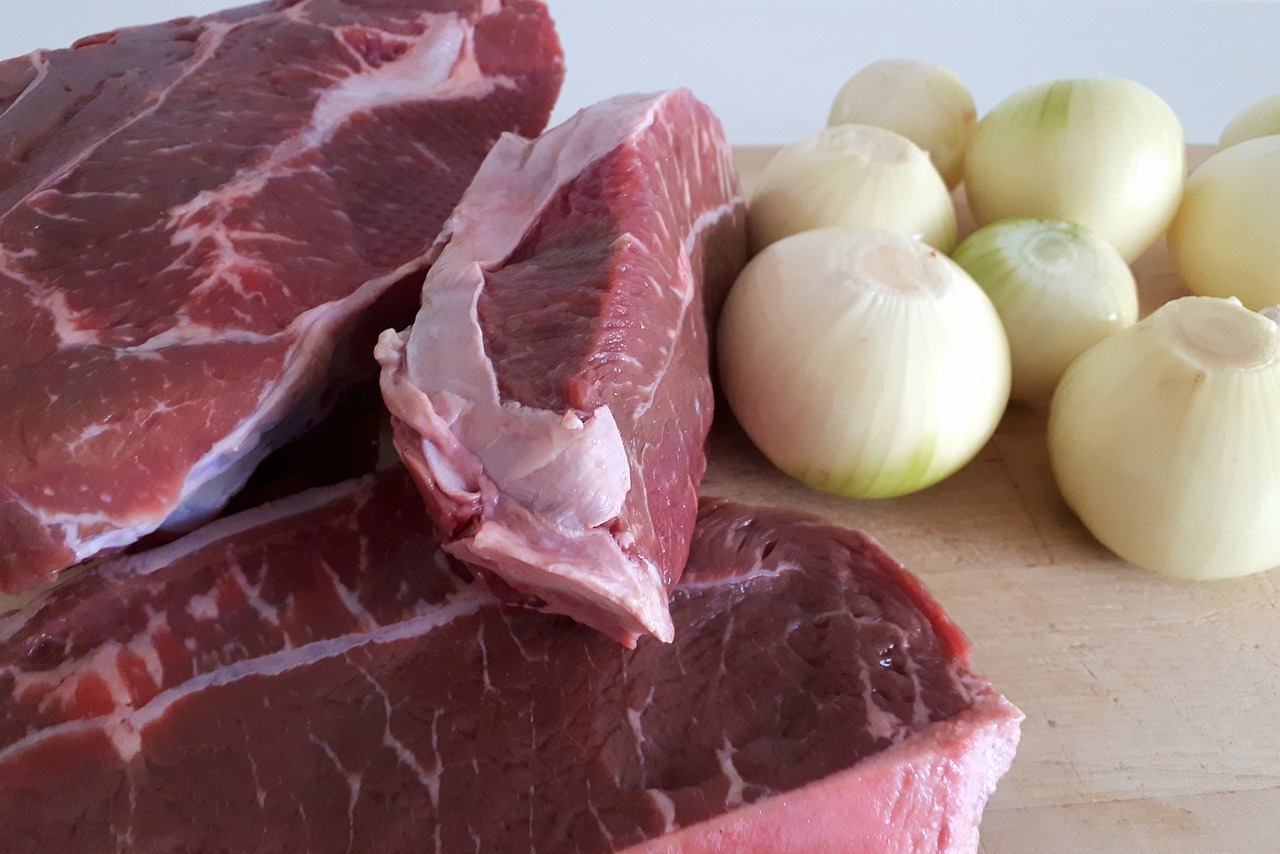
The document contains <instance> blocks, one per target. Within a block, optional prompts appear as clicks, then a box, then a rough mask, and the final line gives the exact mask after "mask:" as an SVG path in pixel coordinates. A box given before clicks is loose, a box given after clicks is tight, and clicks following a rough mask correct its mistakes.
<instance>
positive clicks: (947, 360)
mask: <svg viewBox="0 0 1280 854" xmlns="http://www.w3.org/2000/svg"><path fill="white" fill-rule="evenodd" d="M718 348H719V350H718V355H719V371H720V377H721V381H722V386H723V389H724V393H725V397H726V398H727V399H728V401H729V405H730V407H731V408H732V409H733V412H734V414H735V415H736V416H737V418H738V421H739V423H741V425H742V427H743V429H744V430H746V432H747V435H749V436H750V437H751V439H752V441H753V442H755V444H756V446H757V447H758V448H759V449H760V450H761V451H762V452H763V453H764V455H765V456H766V457H768V458H769V459H770V460H771V461H772V462H773V463H774V465H776V466H778V468H780V469H782V470H783V471H784V472H786V473H787V474H789V475H791V476H792V477H795V478H797V479H799V480H801V481H803V482H804V483H807V484H808V485H810V486H812V487H814V488H816V489H821V490H824V491H827V492H832V493H836V494H839V495H847V496H855V497H862V498H874V497H887V496H895V495H903V494H906V493H909V492H913V491H915V490H919V489H923V488H924V487H927V486H929V485H931V484H933V483H936V482H937V481H939V480H941V479H942V478H944V477H946V476H948V475H950V474H951V473H953V472H954V471H956V470H957V469H959V468H960V467H961V466H963V465H964V464H965V463H966V462H968V461H969V460H970V459H971V458H972V457H973V456H974V455H975V454H976V453H977V452H978V450H979V449H981V447H982V445H983V444H984V443H985V442H986V441H987V439H988V438H990V436H991V434H992V433H993V432H994V430H995V428H996V424H997V423H998V422H999V420H1000V416H1001V414H1002V413H1003V411H1004V407H1005V403H1006V402H1007V400H1008V397H1009V349H1008V344H1007V343H1006V341H1005V336H1004V330H1003V329H1002V328H1001V326H1000V318H999V317H998V316H997V315H996V312H995V309H994V308H993V307H992V305H991V301H990V300H988V299H987V297H986V295H985V294H983V292H982V289H981V288H979V287H978V286H977V285H976V284H975V283H974V282H973V280H972V279H970V278H969V277H968V276H967V275H966V274H965V272H964V271H963V270H961V269H960V268H959V267H958V266H956V265H955V263H954V262H952V261H951V260H950V259H948V258H947V257H946V256H944V255H942V254H940V253H938V252H936V251H934V250H932V249H930V248H929V247H928V246H925V245H924V244H922V243H920V242H919V241H916V240H912V239H910V238H906V237H902V236H899V235H893V234H889V233H887V232H881V231H875V230H871V229H844V228H832V229H820V230H817V231H809V232H805V233H803V234H798V235H795V236H793V237H788V238H786V239H784V240H780V241H778V242H777V243H774V244H773V245H772V246H770V247H769V248H767V249H765V250H764V251H763V252H761V253H760V254H759V255H757V256H756V257H755V258H754V259H753V260H752V261H751V263H749V264H748V265H747V267H746V268H745V269H744V270H743V271H742V274H741V275H740V276H739V277H738V280H737V282H735V284H734V286H733V289H732V291H730V294H729V298H728V301H727V302H726V304H725V308H724V314H723V315H722V317H721V321H720V328H719V336H718Z"/></svg>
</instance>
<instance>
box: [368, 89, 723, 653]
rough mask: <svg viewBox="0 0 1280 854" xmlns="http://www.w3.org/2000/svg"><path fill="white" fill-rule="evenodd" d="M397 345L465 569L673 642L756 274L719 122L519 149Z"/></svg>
mask: <svg viewBox="0 0 1280 854" xmlns="http://www.w3.org/2000/svg"><path fill="white" fill-rule="evenodd" d="M441 239H442V240H443V241H445V248H444V250H443V251H442V253H441V255H440V258H439V261H438V262H437V263H436V264H435V266H434V267H433V268H432V270H431V272H430V273H429V274H428V275H427V280H426V284H425V285H424V286H423V293H422V299H423V307H422V310H421V312H420V313H419V314H418V318H417V320H416V321H415V322H414V324H413V326H412V328H411V329H408V330H406V331H404V332H402V333H399V334H397V333H395V332H388V333H386V334H384V335H383V336H382V339H381V340H380V342H379V345H378V351H377V353H378V359H379V361H380V362H381V363H382V366H383V369H382V388H383V396H384V398H385V399H386V402H387V407H388V408H389V409H390V410H391V414H392V416H393V425H394V430H395V441H396V449H397V450H398V451H399V452H400V456H401V458H403V459H404V460H405V463H406V464H407V465H408V466H409V469H410V471H412V472H413V474H414V476H415V477H416V478H417V480H418V483H419V485H420V486H421V487H422V490H423V494H424V496H425V497H426V499H427V507H428V510H429V512H430V513H431V516H432V519H433V520H434V522H435V523H436V524H437V525H439V526H440V527H441V528H442V529H443V530H444V531H445V548H446V549H448V550H449V551H450V552H451V553H452V554H454V555H456V556H457V557H459V558H461V559H463V560H464V561H466V562H467V563H468V565H470V566H472V567H474V568H476V570H477V571H478V572H479V573H480V574H481V575H482V577H484V578H485V579H486V580H487V581H489V582H490V584H491V585H492V586H493V588H494V590H495V591H496V592H499V593H500V594H501V595H503V596H504V597H506V598H509V599H512V600H514V601H518V602H521V603H523V604H526V605H531V606H533V607H536V608H540V609H542V610H545V611H550V612H553V613H559V614H568V615H569V616H572V617H573V618H574V619H576V620H579V621H580V622H583V623H585V624H587V625H589V626H592V627H594V628H596V629H598V630H600V631H602V632H604V633H606V634H608V635H610V636H612V637H614V638H616V639H618V640H619V641H621V642H622V643H624V644H627V645H632V644H634V643H635V641H636V638H637V637H639V636H642V635H646V634H652V635H654V636H656V637H658V638H660V639H662V640H667V641H669V640H671V632H672V623H671V618H670V615H669V613H668V610H667V595H668V592H669V591H670V590H671V588H672V587H673V586H674V585H675V583H676V582H677V580H678V579H679V578H680V573H681V571H682V570H683V568H684V565H685V559H686V556H687V555H688V548H689V537H690V534H691V532H692V529H693V521H694V516H695V515H696V511H697V495H698V485H699V484H700V483H701V480H702V475H703V472H704V470H705V468H706V457H705V453H704V442H705V440H706V436H707V431H708V430H709V428H710V425H711V417H712V409H713V406H714V402H713V396H712V388H711V380H710V375H709V370H708V356H707V318H706V315H707V309H709V310H710V311H711V312H713V313H714V311H715V309H716V307H717V306H718V304H719V303H720V302H721V300H722V299H723V295H724V292H725V291H726V290H727V288H728V286H729V285H730V284H731V282H732V280H733V277H734V275H735V274H736V273H737V271H738V269H739V268H740V267H741V265H742V263H743V261H744V252H745V243H746V240H745V232H744V219H743V206H742V197H741V193H740V191H739V187H738V179H737V173H736V171H735V170H734V166H733V160H732V154H731V152H730V150H729V146H728V144H727V143H726V142H725V140H724V136H723V134H722V132H721V128H720V123H719V122H718V121H717V120H716V118H715V116H714V115H712V113H711V111H710V110H709V109H708V108H707V107H706V106H705V105H703V104H702V103H700V102H699V101H698V100H697V99H695V98H694V97H693V96H692V95H691V94H690V93H689V92H688V91H687V90H684V89H677V90H674V91H671V92H667V93H663V94H659V95H624V96H619V97H616V98H611V99H609V100H607V101H604V102H602V103H600V104H597V105H595V106H593V107H589V108H587V109H586V110H583V111H582V112H580V113H578V114H577V115H576V116H574V117H573V118H571V119H570V120H569V121H567V122H565V123H564V124H563V125H561V126H559V127H557V128H554V129H552V130H550V131H548V132H547V133H545V134H544V135H543V136H542V137H541V138H540V139H538V140H536V141H532V142H529V141H526V140H520V139H515V138H512V137H508V138H506V139H504V140H502V141H501V142H499V143H498V145H497V146H495V147H494V149H493V151H492V152H491V153H490V155H489V157H488V159H486V161H485V163H484V165H483V166H481V167H480V171H479V172H478V173H477V175H476V180H475V182H474V183H473V184H472V185H471V187H470V188H469V189H468V190H467V193H466V195H464V196H463V199H462V201H461V202H460V203H459V205H458V209H457V210H456V211H455V212H454V214H453V215H452V216H451V217H450V219H449V222H448V224H447V225H446V226H445V230H444V234H443V236H442V238H441Z"/></svg>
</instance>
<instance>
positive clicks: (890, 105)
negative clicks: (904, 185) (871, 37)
mask: <svg viewBox="0 0 1280 854" xmlns="http://www.w3.org/2000/svg"><path fill="white" fill-rule="evenodd" d="M976 123H977V110H976V108H975V107H974V104H973V95H972V94H971V93H970V92H969V89H968V88H967V87H966V86H965V85H964V82H963V81H962V80H961V79H960V78H959V77H958V76H957V75H956V73H955V72H954V71H952V70H951V69H949V68H947V67H946V66H944V65H939V64H938V63H936V62H921V61H919V60H914V59H880V60H876V61H875V62H872V63H870V64H869V65H867V66H866V67H864V68H862V69H861V70H860V71H858V73H857V74H855V75H853V76H852V77H850V78H849V80H848V82H846V83H845V84H844V86H842V87H841V88H840V91H839V93H838V94H837V95H836V97H835V101H834V102H833V103H832V105H831V114H830V115H829V116H828V119H827V124H829V125H837V124H864V125H875V126H876V127H882V128H887V129H889V130H891V131H896V132H897V133H900V134H902V135H903V136H905V137H906V138H907V139H909V140H911V141H912V142H914V143H915V144H916V145H918V146H920V147H921V148H922V149H924V150H925V151H926V152H928V154H929V158H930V159H931V160H932V161H933V165H934V167H935V168H937V170H938V172H939V174H941V175H942V179H943V180H944V181H945V182H946V184H947V187H948V188H952V189H954V188H955V187H956V186H957V185H958V184H959V183H960V181H961V180H962V179H963V178H964V155H965V152H966V151H968V149H969V140H971V139H972V138H973V128H974V125H975V124H976Z"/></svg>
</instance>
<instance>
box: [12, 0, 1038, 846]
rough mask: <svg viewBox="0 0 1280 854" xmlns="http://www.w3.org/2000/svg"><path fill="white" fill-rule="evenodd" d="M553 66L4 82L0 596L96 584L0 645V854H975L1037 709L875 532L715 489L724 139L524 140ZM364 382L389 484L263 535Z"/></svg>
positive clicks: (235, 68)
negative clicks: (750, 502) (1000, 688)
mask: <svg viewBox="0 0 1280 854" xmlns="http://www.w3.org/2000/svg"><path fill="white" fill-rule="evenodd" d="M562 74H563V69H562V64H561V54H560V48H559V45H558V43H557V41H556V37H555V33H554V30H553V28H552V25H551V22H550V19H549V17H548V15H547V12H546V9H545V8H544V7H543V6H542V5H541V4H539V3H536V2H531V0H474V1H473V2H470V3H468V2H463V3H458V2H443V0H439V2H437V1H436V0H392V2H387V0H379V2H375V0H276V2H270V3H265V4H260V5H258V6H250V7H245V8H243V9H237V10H232V11H229V12H225V13H220V14H217V15H213V16H209V17H206V18H200V19H187V20H182V21H177V22H172V23H169V24H162V25H157V26H153V27H143V28H135V29H132V30H123V31H120V32H117V33H112V34H108V35H104V36H100V37H95V38H92V39H87V40H84V41H82V42H81V43H79V44H78V45H77V46H76V47H75V48H72V49H70V50H66V51H52V52H40V53H37V54H33V55H31V56H29V57H23V58H19V59H15V60H10V61H8V62H5V63H0V110H2V112H0V132H4V133H7V134H8V135H9V138H10V139H12V140H13V142H12V144H11V145H10V147H9V149H8V150H7V151H6V152H4V153H0V308H2V309H3V310H2V311H0V324H5V325H6V335H5V336H0V348H6V349H5V359H4V361H3V363H0V403H3V404H4V408H5V411H6V412H7V413H9V417H8V418H7V419H6V420H5V422H4V426H3V427H0V478H2V479H0V532H3V535H4V536H3V538H2V539H0V543H2V544H0V586H2V587H3V589H4V590H6V591H7V592H9V593H13V594H21V595H24V596H27V597H31V596H32V595H33V592H34V591H36V590H37V588H41V587H42V586H48V584H49V582H50V581H51V580H54V579H55V578H56V577H57V576H58V575H59V573H60V572H61V571H62V570H65V569H67V568H68V567H71V566H72V565H75V564H79V566H77V567H76V569H75V570H74V571H68V572H65V573H62V576H61V577H60V578H58V579H57V580H58V583H57V584H56V585H54V586H52V587H50V588H49V589H47V590H43V592H38V593H35V595H34V598H32V599H31V601H30V602H28V603H27V604H25V605H24V606H22V607H21V608H17V609H16V610H12V611H11V612H10V613H8V614H7V615H5V616H0V709H2V710H3V715H2V716H0V815H3V816H4V820H3V821H0V850H4V851H12V852H23V851H103V850H110V849H115V850H129V851H173V850H224V851H254V850H260V851H349V850H378V851H422V850H434V851H443V852H453V851H468V852H469V851H473V850H483V851H486V852H508V851H511V852H517V851H519V852H523V851H529V852H533V851H544V852H560V851H572V852H612V851H623V850H626V851H635V852H639V851H652V852H657V851H704V850H705V851H710V850H731V851H739V852H751V851H797V852H799V851H832V852H836V851H866V850H885V851H889V850H903V851H908V850H909V851H973V850H976V847H977V832H978V825H979V821H980V819H981V814H982V810H983V807H984V805H985V803H986V800H987V798H988V797H989V795H990V794H991V792H992V790H993V788H994V786H995V781H996V780H997V779H998V778H999V776H1000V775H1001V774H1002V773H1003V772H1004V771H1005V770H1006V769H1007V767H1008V765H1009V763H1010V761H1011V760H1012V757H1013V752H1014V749H1015V747H1016V744H1017V738H1018V722H1019V720H1020V718H1021V715H1020V713H1018V711H1017V710H1016V709H1015V708H1013V707H1012V706H1011V705H1009V704H1008V703H1007V701H1005V700H1004V699H1003V698H1002V697H1000V696H999V695H998V694H997V693H996V692H995V691H994V690H993V689H992V687H991V686H990V684H989V683H988V682H987V681H986V680H985V679H983V678H982V677H980V676H978V675H975V674H974V673H972V672H971V671H970V670H969V667H968V658H969V647H968V643H967V641H966V640H965V638H964V636H963V635H962V634H961V633H960V631H959V630H958V629H957V628H956V627H955V626H954V625H953V624H952V623H951V621H950V620H949V619H948V618H947V617H946V615H945V614H944V613H943V611H942V610H941V608H940V607H939V606H938V604H937V603H936V602H935V601H934V600H933V599H932V598H931V597H930V596H929V595H928V593H927V592H926V591H925V589H924V588H923V586H922V585H921V584H920V583H919V581H918V580H916V579H915V578H914V577H913V576H911V575H909V574H908V573H907V572H905V571H904V570H903V569H902V568H901V567H900V566H898V565H897V564H896V563H895V562H894V561H893V560H892V559H891V558H889V557H888V556H886V555H885V554H884V553H883V552H882V551H881V550H880V549H879V547H878V546H877V545H876V544H875V543H874V542H873V541H871V540H870V539H868V538H867V537H865V536H863V535H860V534H855V533H852V532H848V531H843V530H839V529H836V528H833V527H831V526H829V525H826V524H824V523H821V522H819V521H817V520H813V519H809V518H804V517H800V516H796V515H794V514H790V513H787V512H782V511H774V510H763V509H759V508H750V507H745V506H741V505H736V504H731V503H726V502H723V501H718V500H714V499H702V501H701V503H700V502H699V487H700V484H701V480H702V475H703V472H704V470H705V468H706V457H705V450H704V449H705V445H706V439H707V435H708V431H709V430H710V429H711V424H712V415H713V405H714V397H713V392H712V385H711V379H710V370H709V364H708V353H709V347H708V334H709V328H710V327H709V321H708V318H709V317H713V316H714V313H715V311H716V308H717V306H718V305H719V303H720V301H721V300H722V299H723V296H724V293H725V292H726V290H727V289H728V287H729V285H730V284H731V282H732V279H733V277H734V275H735V274H736V272H737V270H738V269H739V268H740V267H741V265H742V264H743V262H744V261H745V239H744V221H743V204H742V198H741V192H740V189H739V184H738V180H737V176H736V173H735V171H734V167H733V161H732V153H731V151H730V149H729V147H728V146H727V144H726V142H725V139H724V136H723V133H722V131H721V128H720V125H719V123H718V121H717V120H716V118H715V117H714V115H713V114H712V113H711V111H710V110H709V109H708V108H707V107H706V106H705V105H704V104H702V103H700V102H699V101H698V100H697V99H696V98H695V97H694V96H693V95H692V94H691V93H689V92H688V91H686V90H674V91H671V92H665V93H659V94H655V95H627V96H619V97H617V98H613V99H610V100H608V101H605V102H602V103H600V104H598V105H596V106H594V107H590V108H588V109H586V110H583V111H582V112H580V113H578V114H577V115H575V116H574V117H572V118H570V119H569V120H568V121H567V122H565V123H564V124H562V125H560V126H558V127H556V128H553V129H551V130H550V131H548V132H546V133H545V134H541V135H539V134H540V133H541V131H542V129H543V127H544V125H545V124H546V122H547V121H548V117H549V114H550V111H551V108H552V105H553V104H554V101H555V98H556V96H557V94H558V91H559V86H560V81H561V79H562ZM55 116H56V117H57V119H56V120H55V119H54V118H53V117H55ZM8 327H12V328H8ZM378 333H381V336H380V338H379V337H378ZM375 339H376V348H375ZM375 355H376V359H375ZM379 369H380V388H381V396H382V402H379V401H377V400H376V399H373V398H371V397H370V396H369V395H368V394H357V395H355V396H354V397H352V396H350V395H348V396H347V397H346V398H345V400H346V401H347V402H346V403H344V404H343V405H342V406H340V407H339V408H338V409H337V412H339V413H342V417H343V418H344V419H346V420H350V419H351V417H352V416H351V408H352V404H351V403H350V401H351V400H355V401H365V402H366V405H365V411H366V412H368V411H369V410H371V409H373V410H376V413H374V414H376V415H378V417H375V418H362V419H357V420H358V421H359V423H361V424H366V423H367V424H368V425H369V426H371V427H372V428H374V429H375V430H376V428H377V427H378V425H379V423H380V422H381V421H382V418H383V417H386V416H384V415H383V414H382V413H384V412H385V413H386V415H389V420H387V421H386V431H387V433H388V434H389V435H390V436H391V437H392V442H393V443H394V449H395V452H396V453H384V454H382V455H381V457H380V458H378V457H375V456H371V457H370V459H369V462H370V463H373V462H374V461H375V459H377V460H379V461H380V463H379V467H380V469H381V470H379V471H376V472H371V473H369V474H367V475H364V476H362V477H357V478H355V479H352V480H344V481H342V482H340V483H337V484H335V485H331V486H326V487H321V488H316V489H310V490H307V491H303V492H300V493H297V494H295V495H292V496H289V497H284V498H280V499H279V500H275V501H271V502H268V503H261V497H262V496H264V495H271V496H278V495H281V494H284V493H287V492H289V491H290V489H289V488H288V486H287V485H286V484H293V483H303V484H305V483H309V482H312V480H314V478H313V477H311V475H309V474H308V473H309V472H310V471H312V470H313V469H315V470H323V469H325V468H326V467H328V466H329V465H330V463H331V462H332V461H331V460H329V459H327V458H328V457H344V456H349V455H350V454H351V453H353V452H352V451H351V449H350V448H346V447H343V446H342V444H341V442H352V441H354V439H353V435H352V431H351V430H350V429H334V428H333V426H332V424H329V425H326V426H325V428H324V430H323V431H322V432H321V433H319V434H313V438H311V439H309V440H306V441H303V442H302V443H295V444H294V445H292V446H290V450H289V453H288V454H287V455H285V456H280V455H277V456H276V457H274V458H273V459H274V460H276V463H275V464H274V467H273V468H270V469H262V468H261V467H260V464H261V463H262V461H263V460H264V459H267V458H268V457H269V455H270V454H271V452H272V451H273V450H275V449H277V448H279V447H280V446H283V445H287V444H288V443H289V442H290V441H291V440H293V439H295V438H296V437H298V436H299V435H301V434H303V433H304V432H306V431H307V430H308V428H310V427H311V426H312V425H313V424H315V423H317V422H320V421H322V420H323V419H324V417H325V415H326V414H327V413H329V412H331V411H334V410H335V405H336V403H337V401H339V400H343V399H344V398H343V395H344V392H345V390H347V389H349V388H351V387H352V386H353V385H354V386H356V387H357V388H361V387H365V388H367V387H368V384H369V383H371V382H372V381H373V380H374V378H375V377H377V376H378V375H379ZM362 384H363V385H362ZM382 403H385V410H384V409H383V406H382ZM315 435H320V436H323V437H327V439H326V440H324V441H321V440H317V439H315V438H314V436H315ZM335 437H337V438H338V439H339V440H340V441H339V444H338V445H337V446H327V445H326V444H325V441H328V442H334V441H335ZM376 438H377V437H376V435H372V436H369V437H365V438H364V439H362V440H361V441H363V442H365V444H366V445H367V444H368V443H369V442H372V441H376ZM281 460H284V461H285V462H283V463H282V462H280V461H281ZM347 468H349V467H347ZM255 470H259V475H258V478H259V479H262V478H263V477H264V475H263V474H262V472H263V471H272V472H283V474H282V475H272V476H271V477H269V478H267V479H268V480H271V478H276V481H275V483H274V484H273V483H267V484H266V487H265V488H261V487H262V485H261V484H255V485H254V487H253V489H251V490H249V491H241V488H242V487H243V485H244V484H245V482H246V480H248V479H249V477H250V476H251V475H252V474H253V472H254V471H255ZM334 470H335V471H338V470H342V471H343V472H344V473H345V474H349V473H350V472H349V471H347V470H346V469H344V468H343V467H341V466H339V467H337V468H335V469H334ZM237 492H240V494H239V497H238V498H235V499H234V505H235V507H236V509H237V510H238V511H239V512H234V513H230V514H228V513H225V512H223V508H224V506H225V505H226V504H227V502H228V501H229V500H232V497H233V496H235V495H236V493H237ZM220 514H221V518H215V517H218V516H219V515H220ZM210 520H212V521H210ZM122 550H124V552H123V553H121V551H122Z"/></svg>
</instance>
